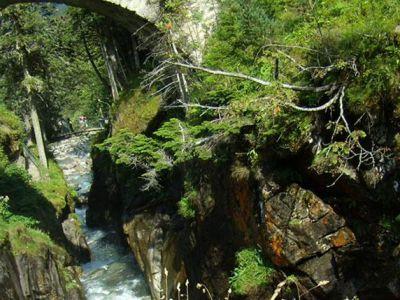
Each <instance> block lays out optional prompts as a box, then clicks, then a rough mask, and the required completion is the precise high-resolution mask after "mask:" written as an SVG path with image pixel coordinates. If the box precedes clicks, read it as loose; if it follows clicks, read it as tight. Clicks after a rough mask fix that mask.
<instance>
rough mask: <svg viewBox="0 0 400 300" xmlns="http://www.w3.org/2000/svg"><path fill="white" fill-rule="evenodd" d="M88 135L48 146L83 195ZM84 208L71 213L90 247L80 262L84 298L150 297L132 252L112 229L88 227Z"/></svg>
mask: <svg viewBox="0 0 400 300" xmlns="http://www.w3.org/2000/svg"><path fill="white" fill-rule="evenodd" d="M89 139H90V138H89V136H79V137H71V138H69V139H66V140H63V141H60V142H57V143H53V144H51V145H50V150H51V151H52V153H53V155H54V158H55V159H56V161H57V163H58V165H59V166H60V168H61V169H62V170H63V172H64V176H65V179H66V181H67V182H68V184H69V185H70V186H71V187H72V188H74V189H75V190H76V191H77V192H78V196H79V197H82V198H85V197H87V195H88V192H89V190H90V186H91V183H92V180H93V178H92V171H91V158H90V146H89V145H90V143H89ZM86 210H87V208H86V207H84V206H82V207H80V208H77V209H76V211H75V213H76V214H77V215H78V216H79V218H80V220H81V223H82V229H83V232H84V234H85V236H86V240H87V242H88V245H89V247H90V250H91V257H92V260H91V261H90V262H89V263H86V264H84V265H82V269H83V276H82V277H81V281H82V284H83V286H84V288H85V293H86V297H87V299H88V300H119V299H121V300H136V299H138V300H139V299H140V300H150V299H151V298H150V296H149V295H150V294H149V292H148V289H147V286H146V283H145V281H144V278H143V276H142V274H141V271H140V269H139V266H138V265H137V263H136V261H135V259H134V257H133V255H132V254H131V253H130V252H129V250H128V249H126V247H124V244H123V242H122V241H121V237H120V235H119V234H117V232H116V231H115V230H113V229H112V228H107V229H104V228H90V227H88V226H87V225H86Z"/></svg>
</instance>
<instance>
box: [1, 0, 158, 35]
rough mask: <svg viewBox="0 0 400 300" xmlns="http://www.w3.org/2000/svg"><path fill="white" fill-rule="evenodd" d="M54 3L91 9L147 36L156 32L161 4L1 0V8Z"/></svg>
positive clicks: (145, 0)
mask: <svg viewBox="0 0 400 300" xmlns="http://www.w3.org/2000/svg"><path fill="white" fill-rule="evenodd" d="M40 2H53V3H62V4H66V5H70V6H75V7H81V8H86V9H89V10H90V11H93V12H96V13H99V14H101V15H104V16H106V17H109V18H111V19H113V20H115V21H116V22H118V23H120V24H121V25H122V26H124V27H125V28H126V29H128V30H129V31H130V32H138V33H139V34H141V35H146V34H150V33H152V32H154V31H155V30H156V27H155V25H154V24H155V23H156V21H157V20H158V18H159V15H160V2H159V1H154V0H151V1H150V0H48V1H41V0H0V8H5V7H7V6H9V5H13V4H18V3H40Z"/></svg>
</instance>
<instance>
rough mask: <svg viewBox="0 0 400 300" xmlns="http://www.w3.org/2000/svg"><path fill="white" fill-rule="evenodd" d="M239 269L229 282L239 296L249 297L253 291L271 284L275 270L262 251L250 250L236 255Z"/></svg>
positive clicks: (236, 269) (237, 268)
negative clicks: (264, 257) (263, 256)
mask: <svg viewBox="0 0 400 300" xmlns="http://www.w3.org/2000/svg"><path fill="white" fill-rule="evenodd" d="M236 261H237V267H236V268H235V270H234V272H233V275H232V277H230V279H229V282H230V284H231V287H232V289H233V291H234V292H235V293H236V294H238V295H247V294H248V293H250V292H251V291H252V290H254V289H256V288H258V287H262V286H266V285H268V284H269V283H271V280H272V276H273V275H274V273H275V270H274V269H273V268H272V267H271V266H270V264H268V263H267V262H266V261H265V260H264V259H263V258H262V254H261V251H260V250H259V249H255V248H248V249H244V250H241V251H239V252H238V253H237V254H236Z"/></svg>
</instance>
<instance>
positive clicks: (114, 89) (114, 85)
mask: <svg viewBox="0 0 400 300" xmlns="http://www.w3.org/2000/svg"><path fill="white" fill-rule="evenodd" d="M101 50H102V52H103V56H104V60H105V63H106V67H107V73H108V78H109V81H110V86H111V94H112V97H113V99H114V101H117V100H118V99H119V91H118V81H117V76H116V72H115V69H114V67H113V63H112V59H111V58H110V56H109V54H108V51H107V46H106V45H105V43H104V42H103V43H101Z"/></svg>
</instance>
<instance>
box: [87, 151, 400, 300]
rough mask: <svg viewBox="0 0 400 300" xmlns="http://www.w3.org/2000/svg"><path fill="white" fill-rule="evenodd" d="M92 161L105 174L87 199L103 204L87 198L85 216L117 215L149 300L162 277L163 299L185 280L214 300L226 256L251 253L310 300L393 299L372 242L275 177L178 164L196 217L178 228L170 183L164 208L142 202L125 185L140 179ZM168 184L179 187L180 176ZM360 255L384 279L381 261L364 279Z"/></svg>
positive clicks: (219, 294)
mask: <svg viewBox="0 0 400 300" xmlns="http://www.w3.org/2000/svg"><path fill="white" fill-rule="evenodd" d="M98 157H99V156H98ZM100 161H101V162H102V163H104V157H102V159H101V160H98V161H97V162H96V156H95V160H94V164H95V170H96V169H98V170H101V169H102V168H104V169H102V170H103V171H102V174H108V176H106V177H102V181H99V182H97V185H94V186H93V187H94V188H95V189H96V188H99V187H100V188H101V189H100V190H98V191H97V192H96V190H92V193H95V194H98V193H99V191H101V193H102V198H100V201H103V202H101V203H98V202H94V201H95V199H94V198H93V199H89V205H91V207H92V208H94V212H93V215H96V214H97V212H96V207H97V208H100V209H99V210H103V209H105V211H100V212H99V215H100V216H103V215H110V214H111V210H112V207H115V205H118V207H120V208H121V210H120V217H119V218H120V220H121V223H122V224H123V231H124V233H125V235H126V237H127V241H128V244H129V246H130V248H131V249H132V251H133V253H134V254H135V257H136V259H137V261H138V262H139V264H140V267H141V269H142V270H143V272H144V273H145V275H146V279H147V282H148V284H149V287H150V290H151V293H152V296H153V298H154V299H160V295H161V294H162V290H164V291H165V290H166V288H165V284H166V283H165V277H166V276H165V271H164V270H165V269H167V270H168V282H167V290H168V295H169V296H170V297H171V296H173V293H174V290H175V288H174V287H176V285H177V283H178V282H180V283H181V284H183V283H184V282H185V280H186V278H188V279H189V280H190V287H193V286H194V285H195V284H196V283H197V282H201V283H204V284H206V285H207V287H208V288H209V290H210V291H211V292H212V293H213V295H214V297H215V298H216V299H223V298H224V297H226V293H227V290H228V288H229V277H230V276H232V272H233V269H234V267H235V253H236V252H237V251H240V250H241V249H244V248H248V247H258V246H261V248H262V250H263V252H264V255H265V256H266V257H268V258H269V259H270V260H271V261H272V262H273V264H274V266H275V268H276V269H277V270H279V269H283V270H285V273H286V272H288V273H289V274H295V276H296V277H297V278H298V280H299V284H301V288H302V289H304V291H306V290H308V289H312V288H314V289H313V290H312V293H310V294H309V295H308V297H309V298H310V299H321V298H332V299H337V297H339V298H345V297H350V298H351V297H353V296H355V295H367V296H368V295H373V294H374V293H376V291H377V290H378V291H379V294H382V295H386V296H387V297H388V299H394V298H395V297H397V295H398V290H399V282H398V281H396V280H395V278H396V275H395V273H396V271H395V267H394V266H395V265H396V263H395V261H396V259H395V258H393V257H392V256H391V254H389V255H386V254H385V252H382V253H381V254H379V253H377V252H375V250H373V249H371V247H370V246H367V244H368V243H373V241H370V240H368V242H367V241H366V240H367V239H369V238H370V237H371V236H370V237H368V236H366V235H359V237H356V234H355V233H354V229H352V223H349V222H348V220H347V219H346V216H347V215H346V214H344V215H343V211H342V210H341V209H340V207H335V208H334V207H332V206H330V205H329V204H328V202H329V197H328V201H326V200H325V199H324V197H318V196H317V195H316V193H313V192H312V191H311V190H310V189H306V188H303V187H301V186H300V185H298V184H287V183H282V182H279V181H280V180H278V182H279V183H278V182H277V181H275V180H273V179H272V178H274V177H278V176H277V174H278V171H276V170H269V171H265V170H264V171H261V170H260V169H257V168H253V169H252V168H249V167H244V168H247V170H246V172H243V173H244V175H241V176H238V175H237V174H235V171H232V170H233V169H234V168H235V166H237V162H232V163H231V165H230V167H226V166H224V167H223V168H222V167H221V168H220V167H216V166H212V165H202V164H196V163H194V165H193V166H186V170H189V171H187V172H189V173H193V172H195V173H196V174H197V175H198V177H199V178H198V182H200V183H201V184H200V185H199V186H198V187H199V194H198V197H197V198H196V199H195V200H194V202H195V203H194V205H195V207H196V217H195V219H192V220H184V219H183V218H182V217H180V216H179V214H178V213H177V204H176V199H177V198H176V197H175V198H174V192H173V191H171V185H168V184H167V186H168V188H169V190H168V189H165V190H164V189H163V190H162V194H163V195H164V197H165V198H164V199H168V201H165V200H164V201H160V200H157V199H155V198H151V197H152V196H151V195H147V196H149V197H150V198H146V197H145V196H144V194H146V192H143V191H139V190H138V189H135V188H133V187H132V186H129V184H128V182H136V181H140V178H137V177H135V176H134V175H133V173H131V176H132V177H130V178H129V176H128V177H127V176H126V175H127V173H125V172H126V170H121V169H120V168H119V167H116V166H115V165H114V166H113V164H112V161H111V160H108V163H109V165H108V166H104V164H103V165H102V167H101V168H100V165H98V166H97V167H96V163H99V162H100ZM105 170H113V171H114V173H111V172H109V171H106V172H105ZM122 174H123V175H124V176H122ZM186 176H187V174H186ZM171 177H172V178H173V179H174V181H175V182H180V180H179V176H171ZM95 178H96V174H95ZM123 178H124V179H123ZM116 179H117V180H116ZM110 183H111V185H110ZM178 185H179V184H178ZM110 187H113V188H110ZM176 189H177V190H179V188H176ZM172 190H173V189H172ZM107 191H108V192H107ZM110 191H111V193H110ZM116 191H118V192H117V193H116ZM175 193H177V192H176V191H175ZM178 195H179V193H178ZM351 195H353V194H351ZM153 196H154V195H153ZM98 199H99V198H98ZM98 199H97V201H98ZM117 203H118V204H117ZM338 208H339V211H338ZM99 220H101V221H104V220H105V219H104V218H100V219H99ZM93 221H96V220H95V218H94V219H93ZM114 222H115V221H114ZM360 239H361V240H362V242H360ZM364 255H367V256H368V257H369V258H370V259H371V261H378V260H379V259H382V260H384V261H386V263H385V264H384V265H386V266H387V272H386V273H385V272H384V271H383V270H382V264H381V263H379V264H375V263H374V264H372V265H373V268H374V269H375V270H376V273H375V275H376V276H375V275H374V276H369V275H368V276H365V274H367V273H368V272H366V271H367V270H366V269H365V268H366V264H365V263H363V257H364ZM378 257H380V258H378ZM372 265H371V267H372ZM352 270H353V271H354V270H356V272H353V271H352ZM278 277H279V276H278ZM281 279H282V278H281ZM281 279H279V278H278V279H277V282H275V283H272V290H268V289H266V290H260V291H254V292H253V293H251V294H250V295H248V297H247V299H266V298H268V297H270V296H271V295H272V293H273V290H274V286H275V285H276V284H277V283H278V282H279V280H281ZM321 283H323V284H321ZM319 284H321V286H320V287H319V288H315V287H316V286H317V285H319ZM372 285H373V288H371V286H372ZM191 294H192V298H193V299H203V298H202V296H201V295H200V294H199V295H197V294H196V291H195V289H192V290H191Z"/></svg>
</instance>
